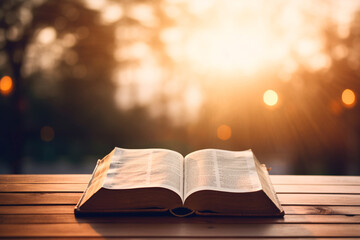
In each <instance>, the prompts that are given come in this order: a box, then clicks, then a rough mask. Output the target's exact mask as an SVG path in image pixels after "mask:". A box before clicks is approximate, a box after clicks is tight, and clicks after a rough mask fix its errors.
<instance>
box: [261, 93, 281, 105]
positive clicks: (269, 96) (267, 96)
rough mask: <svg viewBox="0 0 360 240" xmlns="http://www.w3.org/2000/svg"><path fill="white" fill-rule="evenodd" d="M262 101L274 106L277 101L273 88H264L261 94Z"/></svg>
mask: <svg viewBox="0 0 360 240" xmlns="http://www.w3.org/2000/svg"><path fill="white" fill-rule="evenodd" d="M263 99H264V103H265V104H266V105H268V106H275V105H276V104H277V102H278V95H277V93H276V92H275V91H274V90H271V89H269V90H266V91H265V93H264V96H263Z"/></svg>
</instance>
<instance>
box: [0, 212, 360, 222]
mask: <svg viewBox="0 0 360 240" xmlns="http://www.w3.org/2000/svg"><path fill="white" fill-rule="evenodd" d="M154 222H156V223H158V224H166V223H176V224H182V223H192V224H198V223H222V224H225V223H227V224H244V223H253V224H260V223H272V224H284V223H352V224H353V223H360V215H357V216H345V215H285V216H284V218H269V217H257V218H254V217H241V218H239V217H221V218H220V217H216V218H214V217H199V216H194V217H188V218H177V217H174V216H149V215H147V216H146V215H144V216H133V215H128V216H102V217H100V216H98V217H95V216H93V217H77V218H76V217H75V215H74V214H43V215H40V214H38V215H30V214H25V215H21V214H18V215H12V214H9V215H0V224H43V223H51V224H54V223H143V224H151V223H154Z"/></svg>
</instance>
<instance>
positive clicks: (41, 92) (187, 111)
mask: <svg viewBox="0 0 360 240" xmlns="http://www.w3.org/2000/svg"><path fill="white" fill-rule="evenodd" d="M359 94H360V1H357V0H354V1H352V0H347V1H343V0H331V1H321V0H317V1H307V0H304V1H289V0H276V1H265V0H263V1H236V0H233V1H230V0H225V1H224V0H223V1H220V0H218V1H216V0H196V1H191V0H188V1H186V0H172V1H171V0H153V1H140V0H118V1H115V0H62V1H55V0H48V1H46V0H26V1H25V0H24V1H20V0H3V1H0V162H1V164H0V166H1V167H0V173H91V172H92V170H93V168H94V166H95V163H96V161H97V159H98V158H102V157H103V156H105V155H106V154H107V153H109V152H110V151H111V150H112V149H113V148H114V147H115V146H117V147H123V148H152V147H159V148H168V149H172V150H175V151H178V152H180V153H182V154H183V155H185V154H187V153H189V152H191V151H194V150H198V149H202V148H221V149H229V150H245V149H248V148H251V149H253V151H254V152H255V154H256V155H257V157H258V159H259V160H260V161H261V162H263V163H266V164H267V165H268V166H271V167H272V170H271V173H272V174H351V175H356V174H360V107H359V105H360V103H359V102H358V101H357V100H358V97H359Z"/></svg>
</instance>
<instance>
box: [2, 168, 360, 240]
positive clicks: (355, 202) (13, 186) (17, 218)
mask: <svg viewBox="0 0 360 240" xmlns="http://www.w3.org/2000/svg"><path fill="white" fill-rule="evenodd" d="M89 178H90V175H0V237H2V238H34V239H37V238H40V237H45V238H58V239H64V238H67V239H76V238H84V237H88V238H92V239H99V238H105V237H118V238H148V237H152V238H160V237H161V238H177V239H181V238H183V239H189V238H213V239H216V238H219V239H221V238H269V239H275V238H282V239H284V238H285V239H287V238H321V239H326V238H338V239H343V238H345V237H346V238H356V237H360V177H357V176H271V180H272V182H273V184H274V186H275V189H276V191H277V193H278V196H279V199H280V201H281V203H282V205H283V207H284V209H285V212H286V215H285V217H284V218H235V217H197V216H195V217H189V218H176V217H173V216H103V217H86V218H75V217H74V214H73V209H74V206H75V204H76V203H77V201H78V200H79V198H80V196H81V193H82V191H83V190H84V189H85V188H86V185H87V182H88V180H89Z"/></svg>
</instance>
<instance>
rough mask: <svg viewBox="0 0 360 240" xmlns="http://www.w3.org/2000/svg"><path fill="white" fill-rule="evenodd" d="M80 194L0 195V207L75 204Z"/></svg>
mask: <svg viewBox="0 0 360 240" xmlns="http://www.w3.org/2000/svg"><path fill="white" fill-rule="evenodd" d="M80 196H81V193H0V205H32V204H62V205H63V204H76V203H77V202H78V201H79V199H80Z"/></svg>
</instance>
